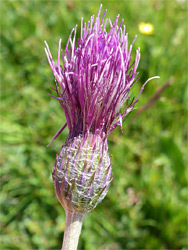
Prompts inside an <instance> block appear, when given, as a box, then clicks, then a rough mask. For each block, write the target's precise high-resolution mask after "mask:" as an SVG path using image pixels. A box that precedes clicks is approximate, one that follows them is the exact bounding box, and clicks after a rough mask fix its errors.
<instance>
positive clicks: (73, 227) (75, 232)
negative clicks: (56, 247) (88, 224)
mask: <svg viewBox="0 0 188 250" xmlns="http://www.w3.org/2000/svg"><path fill="white" fill-rule="evenodd" d="M84 217H85V213H79V212H69V211H66V222H65V231H64V238H63V245H62V250H76V249H77V246H78V240H79V236H80V233H81V228H82V224H83V220H84Z"/></svg>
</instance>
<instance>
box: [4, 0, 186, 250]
mask: <svg viewBox="0 0 188 250" xmlns="http://www.w3.org/2000/svg"><path fill="white" fill-rule="evenodd" d="M100 2H101V1H1V6H0V8H1V13H0V16H1V20H0V21H1V56H0V58H1V107H2V111H1V142H2V143H1V145H2V147H1V154H2V157H1V165H2V167H1V212H2V213H1V249H3V250H4V249H20V250H21V249H24V250H25V249H40V250H44V249H60V246H61V241H62V236H63V235H62V233H63V230H64V226H65V213H64V210H63V208H61V206H60V204H59V203H58V201H57V199H56V197H55V193H54V188H53V184H52V178H51V170H52V167H53V164H54V160H55V153H56V152H59V150H60V148H61V146H62V144H63V143H64V141H65V139H66V137H67V133H68V131H67V130H65V131H64V132H63V133H62V134H61V136H60V137H59V138H58V139H57V140H56V141H55V142H54V143H53V144H52V145H51V147H49V148H48V147H46V145H47V144H48V143H49V141H50V140H51V138H52V136H53V135H54V134H55V133H56V131H57V130H58V129H59V128H60V127H61V126H62V124H63V123H64V120H65V118H64V114H63V112H62V110H61V108H60V105H59V104H58V101H56V100H55V99H53V98H50V97H48V95H47V93H51V89H50V87H51V86H53V85H54V77H53V74H52V72H51V70H50V67H49V65H48V62H47V59H46V56H45V53H44V42H43V41H44V40H47V42H48V44H49V46H50V49H51V52H52V55H54V58H57V50H58V40H59V38H62V40H63V47H64V46H65V43H66V40H67V38H68V36H69V33H70V31H71V29H72V28H73V27H74V26H75V25H76V24H80V18H81V17H82V16H83V17H84V19H85V20H88V19H89V18H90V16H91V15H92V14H94V13H95V14H96V13H97V11H98V8H99V4H100ZM102 3H103V11H104V10H105V9H106V8H107V9H108V12H107V16H108V17H109V18H111V19H112V20H114V18H115V17H116V15H117V14H118V13H120V15H121V18H124V19H125V24H126V27H127V32H128V33H129V42H131V41H132V39H133V37H134V35H135V34H138V38H137V40H136V42H135V45H134V52H135V50H136V48H137V47H141V54H142V56H141V63H140V66H139V69H140V80H139V82H138V83H137V87H135V89H134V92H133V94H132V95H136V94H137V92H138V90H139V88H140V87H141V84H142V83H143V82H144V81H145V80H146V79H147V78H148V77H151V76H154V75H159V76H160V77H161V78H160V79H159V80H153V81H152V82H150V83H149V84H148V85H147V87H146V88H145V90H144V92H143V94H142V97H141V99H140V101H139V103H138V104H137V107H141V106H143V105H145V104H146V103H147V101H148V99H149V98H150V97H151V96H152V95H154V94H155V92H156V91H157V89H158V88H160V87H161V86H162V85H163V84H164V83H165V82H166V81H167V80H168V79H169V78H170V77H171V76H172V77H173V84H172V85H171V86H169V87H168V88H167V89H166V90H165V91H164V92H163V93H162V95H161V97H160V98H159V99H158V100H157V101H156V102H155V105H154V106H153V107H152V108H151V109H148V110H146V111H145V112H143V113H142V115H140V116H139V117H138V118H137V119H135V120H134V115H135V114H136V112H137V111H136V110H135V111H134V112H133V113H132V114H131V115H130V117H129V118H128V120H127V121H126V123H125V124H124V133H123V134H121V132H120V129H119V128H118V129H116V131H114V132H113V134H111V136H110V137H109V148H110V153H111V155H112V165H113V166H114V168H113V175H114V181H113V183H112V185H111V188H110V190H109V192H108V195H107V197H106V198H105V200H104V201H103V202H102V203H101V204H99V205H98V207H97V208H96V209H95V210H93V211H92V212H91V213H90V214H88V215H87V217H86V219H85V221H84V225H83V230H82V235H81V238H80V242H79V248H80V249H87V250H96V249H100V250H103V249H106V250H110V249H187V248H186V243H187V242H186V231H187V229H186V221H187V216H186V208H187V207H186V204H187V200H186V199H187V194H188V193H187V185H186V184H187V183H186V177H185V176H186V158H185V149H186V144H187V142H186V128H187V127H188V126H187V124H186V122H187V119H186V108H187V99H188V88H187V85H186V81H187V73H186V66H187V61H186V57H185V55H186V53H187V45H186V40H187V27H186V23H187V22H186V19H187V16H186V8H187V2H186V1H183V0H179V1H173V0H172V1H157V0H153V1H136V0H133V1H125V0H124V1H102ZM140 22H149V23H151V24H152V25H153V26H154V34H153V35H144V34H141V33H139V31H138V25H139V23H140Z"/></svg>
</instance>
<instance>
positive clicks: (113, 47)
mask: <svg viewBox="0 0 188 250" xmlns="http://www.w3.org/2000/svg"><path fill="white" fill-rule="evenodd" d="M101 7H102V6H100V9H99V12H98V15H97V17H96V19H95V18H94V16H92V17H91V20H90V21H89V22H88V23H83V18H82V19H81V33H80V39H78V46H77V47H76V45H75V42H76V31H77V26H75V28H74V29H72V31H71V33H70V36H69V39H68V41H67V44H66V47H65V50H64V53H63V50H62V49H61V39H60V41H59V50H58V60H57V65H55V63H54V61H53V59H52V55H51V53H50V50H49V47H48V45H47V43H46V42H45V44H46V48H45V52H46V55H47V57H48V61H49V64H50V67H51V69H52V71H53V74H54V76H55V79H56V89H54V90H55V91H56V93H57V97H55V96H52V97H54V98H55V99H57V100H59V103H60V105H61V107H62V109H63V111H64V113H65V117H66V123H65V124H64V125H63V127H62V128H61V129H60V130H59V131H58V132H57V134H56V135H55V136H54V138H53V140H54V139H55V138H56V137H57V136H58V135H59V134H60V133H61V132H62V131H63V129H64V128H65V127H66V126H68V128H69V136H68V138H67V140H66V143H65V145H64V146H63V147H62V150H61V152H60V155H59V157H58V158H57V160H56V163H55V167H54V170H53V180H54V185H55V188H56V194H57V197H58V199H59V201H60V202H61V204H62V206H63V207H64V208H65V209H66V210H69V211H79V212H87V211H90V210H91V209H93V208H94V207H95V206H96V205H97V204H98V202H100V201H101V200H102V199H103V198H104V196H105V195H106V193H107V191H108V188H109V185H110V182H111V166H110V158H109V156H108V145H107V136H108V135H109V134H110V133H111V132H112V131H113V130H114V129H115V128H116V127H117V126H118V125H119V126H120V128H121V130H122V123H123V121H124V119H125V117H126V116H127V114H128V113H130V112H131V111H132V110H133V108H134V105H135V104H136V102H137V101H138V99H139V97H140V94H141V92H142V91H143V89H144V87H145V85H146V83H147V82H148V81H149V80H151V79H153V78H158V77H153V78H150V79H148V80H147V81H146V82H145V83H144V85H143V86H142V88H141V90H140V93H139V94H138V96H137V97H136V98H135V99H133V100H132V102H131V103H130V104H129V105H127V106H126V107H124V110H123V112H119V110H120V108H122V107H123V105H124V104H125V102H126V101H127V100H128V98H129V93H130V89H131V87H132V86H133V85H134V84H135V83H136V81H137V80H138V72H137V68H138V64H139V60H140V49H139V48H138V50H137V51H136V57H135V60H134V61H133V62H132V56H131V51H132V46H133V43H134V41H135V39H136V36H135V38H134V40H133V42H132V43H131V45H130V46H128V34H127V33H125V26H124V25H122V24H123V20H122V21H121V22H120V24H119V25H118V20H119V15H118V16H117V17H116V19H115V21H114V23H112V22H111V21H110V19H106V20H105V15H106V11H105V12H104V14H103V17H102V19H101V21H100V19H99V16H100V11H101ZM107 25H110V31H109V32H107V31H106V27H107ZM60 61H62V64H61V62H60ZM50 96H51V95H50Z"/></svg>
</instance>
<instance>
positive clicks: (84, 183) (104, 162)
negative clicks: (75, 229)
mask: <svg viewBox="0 0 188 250" xmlns="http://www.w3.org/2000/svg"><path fill="white" fill-rule="evenodd" d="M52 175H53V181H54V185H55V189H56V195H57V197H58V200H59V202H60V203H61V204H62V206H63V207H64V209H65V210H68V211H76V212H89V211H91V210H92V209H94V208H95V207H96V206H97V204H98V203H99V202H101V201H102V200H103V198H104V197H105V196H106V194H107V191H108V188H109V185H110V183H111V181H112V179H111V166H110V158H109V155H108V145H107V140H106V137H105V136H104V137H103V138H101V136H99V135H94V134H91V133H87V134H86V135H84V136H83V135H79V136H77V137H74V138H72V139H68V140H67V141H66V143H65V145H64V146H63V147H62V150H61V152H60V154H59V157H58V158H57V160H56V162H55V166H54V169H53V174H52Z"/></svg>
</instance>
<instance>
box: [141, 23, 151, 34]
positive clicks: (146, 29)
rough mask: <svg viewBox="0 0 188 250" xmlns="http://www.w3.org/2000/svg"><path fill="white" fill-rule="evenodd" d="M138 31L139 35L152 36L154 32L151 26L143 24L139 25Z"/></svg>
mask: <svg viewBox="0 0 188 250" xmlns="http://www.w3.org/2000/svg"><path fill="white" fill-rule="evenodd" d="M138 29H139V31H140V33H141V34H144V35H152V34H153V31H154V27H153V24H151V23H144V22H141V23H139V25H138Z"/></svg>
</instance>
